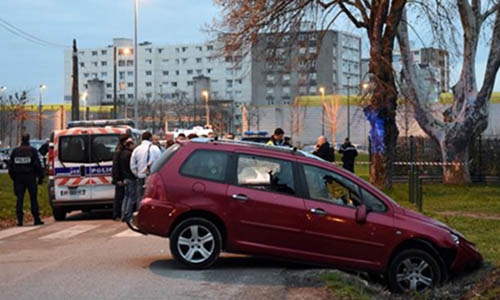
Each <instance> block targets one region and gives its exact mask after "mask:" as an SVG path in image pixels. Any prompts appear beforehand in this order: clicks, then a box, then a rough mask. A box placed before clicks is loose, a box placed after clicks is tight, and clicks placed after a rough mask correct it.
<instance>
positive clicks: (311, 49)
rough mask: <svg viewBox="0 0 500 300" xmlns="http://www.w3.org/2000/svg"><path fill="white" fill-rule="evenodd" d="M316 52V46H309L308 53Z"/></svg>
mask: <svg viewBox="0 0 500 300" xmlns="http://www.w3.org/2000/svg"><path fill="white" fill-rule="evenodd" d="M316 52H317V49H316V47H309V53H313V54H314V53H316Z"/></svg>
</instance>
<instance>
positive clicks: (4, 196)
mask: <svg viewBox="0 0 500 300" xmlns="http://www.w3.org/2000/svg"><path fill="white" fill-rule="evenodd" d="M47 180H48V179H47V178H45V179H44V181H45V182H44V184H42V185H38V193H37V199H38V206H39V207H40V216H42V217H44V216H50V215H52V209H51V208H50V204H49V200H48V198H49V196H48V192H47V187H48V184H47ZM24 215H25V216H30V217H31V209H30V198H29V193H28V191H26V194H25V195H24ZM15 219H16V196H15V195H14V185H13V183H12V180H11V179H10V177H9V175H8V174H0V221H12V220H15Z"/></svg>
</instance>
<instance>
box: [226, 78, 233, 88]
mask: <svg viewBox="0 0 500 300" xmlns="http://www.w3.org/2000/svg"><path fill="white" fill-rule="evenodd" d="M226 87H228V88H232V87H233V81H232V80H226Z"/></svg>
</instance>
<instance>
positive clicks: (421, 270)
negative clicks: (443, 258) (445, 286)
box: [388, 249, 441, 293]
mask: <svg viewBox="0 0 500 300" xmlns="http://www.w3.org/2000/svg"><path fill="white" fill-rule="evenodd" d="M388 281H389V285H390V287H391V290H392V291H394V292H399V293H406V292H411V291H423V290H427V289H430V288H432V287H434V286H436V285H437V284H438V283H439V282H440V281H441V270H440V268H439V265H438V263H437V262H436V260H435V259H434V257H432V256H431V255H430V254H429V253H427V252H425V251H423V250H419V249H411V250H404V251H402V252H400V253H399V254H397V255H396V256H395V257H394V259H393V260H392V261H391V263H390V265H389V269H388Z"/></svg>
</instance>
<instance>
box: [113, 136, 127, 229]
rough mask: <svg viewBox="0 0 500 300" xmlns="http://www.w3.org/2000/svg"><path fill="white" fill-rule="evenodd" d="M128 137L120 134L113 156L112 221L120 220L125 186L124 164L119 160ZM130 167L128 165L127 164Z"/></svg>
mask: <svg viewBox="0 0 500 300" xmlns="http://www.w3.org/2000/svg"><path fill="white" fill-rule="evenodd" d="M129 137H130V136H129V135H128V134H126V133H124V134H121V135H120V138H119V142H118V145H117V146H116V148H115V153H114V154H113V167H112V169H111V176H112V181H111V183H113V184H114V185H115V198H114V201H113V220H120V218H121V216H122V203H123V197H124V195H125V186H124V178H123V168H124V163H123V161H122V160H121V153H122V151H123V149H124V148H125V142H126V141H127V139H128V138H129ZM128 164H129V165H130V163H128Z"/></svg>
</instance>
